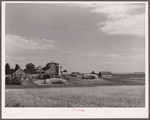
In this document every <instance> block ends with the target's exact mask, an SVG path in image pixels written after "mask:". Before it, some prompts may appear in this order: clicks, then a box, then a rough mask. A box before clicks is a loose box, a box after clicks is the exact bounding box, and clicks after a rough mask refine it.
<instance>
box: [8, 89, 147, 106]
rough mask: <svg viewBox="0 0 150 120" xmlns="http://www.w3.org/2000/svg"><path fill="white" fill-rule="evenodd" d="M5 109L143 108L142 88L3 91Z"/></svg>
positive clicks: (143, 90) (143, 93)
mask: <svg viewBox="0 0 150 120" xmlns="http://www.w3.org/2000/svg"><path fill="white" fill-rule="evenodd" d="M5 106H6V107H144V106H145V87H144V86H99V87H74V88H45V89H44V88H43V89H6V91H5Z"/></svg>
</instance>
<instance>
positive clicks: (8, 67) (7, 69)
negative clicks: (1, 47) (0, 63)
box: [5, 63, 10, 75]
mask: <svg viewBox="0 0 150 120" xmlns="http://www.w3.org/2000/svg"><path fill="white" fill-rule="evenodd" d="M5 74H6V75H7V74H10V65H9V63H7V64H6V65H5Z"/></svg>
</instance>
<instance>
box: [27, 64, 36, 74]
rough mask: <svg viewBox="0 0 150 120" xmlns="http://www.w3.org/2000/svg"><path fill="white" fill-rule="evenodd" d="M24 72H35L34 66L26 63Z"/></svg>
mask: <svg viewBox="0 0 150 120" xmlns="http://www.w3.org/2000/svg"><path fill="white" fill-rule="evenodd" d="M25 71H26V72H27V71H28V73H30V74H33V73H34V72H35V66H34V64H33V63H28V64H27V65H26V69H25Z"/></svg>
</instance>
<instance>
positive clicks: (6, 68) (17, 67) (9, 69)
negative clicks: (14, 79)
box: [5, 63, 19, 75]
mask: <svg viewBox="0 0 150 120" xmlns="http://www.w3.org/2000/svg"><path fill="white" fill-rule="evenodd" d="M18 69H19V65H18V64H16V67H15V69H13V68H10V65H9V63H7V64H6V65H5V74H6V75H9V74H13V73H14V72H16V71H17V70H18Z"/></svg>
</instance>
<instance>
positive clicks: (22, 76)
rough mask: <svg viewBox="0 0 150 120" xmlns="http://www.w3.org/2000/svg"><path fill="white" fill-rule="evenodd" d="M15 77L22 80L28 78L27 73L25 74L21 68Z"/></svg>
mask: <svg viewBox="0 0 150 120" xmlns="http://www.w3.org/2000/svg"><path fill="white" fill-rule="evenodd" d="M14 76H15V77H18V78H20V79H21V78H24V77H26V73H25V72H24V71H23V70H22V69H21V68H19V69H18V70H17V71H16V72H15V73H14Z"/></svg>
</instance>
